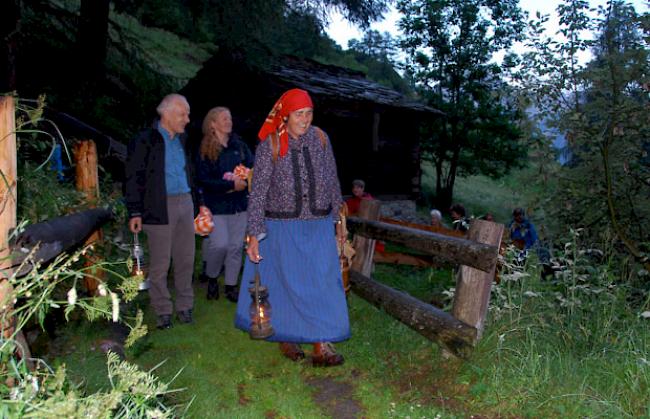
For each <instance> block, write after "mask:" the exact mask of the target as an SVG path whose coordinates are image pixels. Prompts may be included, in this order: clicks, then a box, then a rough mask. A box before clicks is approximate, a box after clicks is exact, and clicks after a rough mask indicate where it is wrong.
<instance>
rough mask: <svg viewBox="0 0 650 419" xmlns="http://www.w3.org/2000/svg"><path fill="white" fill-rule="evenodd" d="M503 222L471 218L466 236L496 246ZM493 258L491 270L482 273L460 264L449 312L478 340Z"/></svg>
mask: <svg viewBox="0 0 650 419" xmlns="http://www.w3.org/2000/svg"><path fill="white" fill-rule="evenodd" d="M503 230H504V226H503V224H497V223H493V222H491V221H483V220H473V221H472V224H471V226H470V228H469V233H468V237H469V239H470V240H476V241H477V242H480V243H486V244H489V245H492V246H493V247H494V248H496V249H498V248H499V246H500V244H501V238H502V236H503ZM496 258H497V255H494V257H493V259H492V269H491V270H490V271H489V272H482V271H479V270H477V269H474V268H472V267H469V266H461V267H460V269H459V271H458V276H457V277H456V293H455V295H454V306H453V309H452V314H453V315H454V317H455V318H457V319H458V320H461V321H463V322H465V323H467V324H469V325H471V326H474V327H475V328H476V330H477V335H476V339H480V338H481V336H482V334H483V329H484V326H485V318H486V316H487V311H488V304H489V302H490V292H491V290H492V280H493V279H494V272H495V269H496Z"/></svg>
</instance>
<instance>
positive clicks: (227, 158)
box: [196, 134, 253, 214]
mask: <svg viewBox="0 0 650 419" xmlns="http://www.w3.org/2000/svg"><path fill="white" fill-rule="evenodd" d="M240 164H243V165H244V166H246V167H248V168H252V167H253V153H251V151H250V149H249V148H248V146H247V145H246V144H245V143H244V142H243V141H242V140H241V139H239V137H238V136H237V135H235V134H231V136H230V139H229V140H228V147H225V148H223V149H222V150H221V153H220V154H219V157H218V158H217V160H216V161H211V160H209V159H207V158H205V159H203V158H201V156H200V155H199V156H198V157H197V161H196V183H197V186H198V187H199V188H200V189H201V190H202V192H203V202H204V203H205V205H206V206H207V207H208V208H210V211H212V213H213V214H236V213H238V212H243V211H246V207H247V206H248V189H244V190H243V191H233V189H234V188H235V182H233V181H232V180H224V179H223V175H224V173H226V172H232V171H234V170H235V167H237V166H238V165H240ZM229 191H232V192H229Z"/></svg>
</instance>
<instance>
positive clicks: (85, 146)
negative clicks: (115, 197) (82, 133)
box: [74, 140, 104, 295]
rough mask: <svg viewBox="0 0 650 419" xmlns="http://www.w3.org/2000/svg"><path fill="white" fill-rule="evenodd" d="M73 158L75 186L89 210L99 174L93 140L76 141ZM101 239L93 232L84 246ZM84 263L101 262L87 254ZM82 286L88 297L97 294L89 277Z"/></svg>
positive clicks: (96, 195)
mask: <svg viewBox="0 0 650 419" xmlns="http://www.w3.org/2000/svg"><path fill="white" fill-rule="evenodd" d="M74 157H75V162H76V169H75V186H76V188H77V190H78V191H80V192H83V193H84V194H85V195H86V202H87V203H88V206H89V207H90V208H94V207H95V206H96V204H97V201H98V200H99V173H98V170H97V146H96V145H95V142H94V141H93V140H83V141H77V142H76V143H75V145H74ZM101 239H102V230H101V229H97V230H95V231H94V232H93V233H92V234H91V235H90V237H88V239H86V243H85V244H84V245H85V246H87V245H90V244H93V243H95V242H98V241H100V240H101ZM85 259H86V260H85V261H84V266H85V267H86V268H88V267H90V266H93V265H95V264H97V263H99V262H101V258H99V257H98V256H97V255H96V254H95V253H92V252H91V253H88V254H87V255H86V258H85ZM103 273H104V271H97V272H95V273H94V275H95V276H100V277H101V276H102V275H103ZM83 283H84V286H85V288H86V291H87V292H88V294H89V295H95V294H96V293H97V287H98V286H99V283H98V282H97V279H96V278H94V277H93V276H91V275H84V279H83Z"/></svg>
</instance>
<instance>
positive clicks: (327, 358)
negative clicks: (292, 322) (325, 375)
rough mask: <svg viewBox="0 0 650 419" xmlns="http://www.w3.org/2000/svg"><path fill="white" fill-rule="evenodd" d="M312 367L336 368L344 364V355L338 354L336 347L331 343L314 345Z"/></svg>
mask: <svg viewBox="0 0 650 419" xmlns="http://www.w3.org/2000/svg"><path fill="white" fill-rule="evenodd" d="M311 362H312V365H313V366H315V367H334V366H337V365H341V364H343V362H345V359H344V358H343V355H341V354H339V353H336V350H335V349H334V345H332V344H331V343H330V342H319V343H314V353H313V354H312V356H311Z"/></svg>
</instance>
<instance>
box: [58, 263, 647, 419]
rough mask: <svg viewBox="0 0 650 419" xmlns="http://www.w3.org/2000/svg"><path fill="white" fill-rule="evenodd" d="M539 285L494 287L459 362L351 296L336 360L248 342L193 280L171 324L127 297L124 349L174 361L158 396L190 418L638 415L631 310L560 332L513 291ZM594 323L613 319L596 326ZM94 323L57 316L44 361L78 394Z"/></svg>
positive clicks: (640, 392)
mask: <svg viewBox="0 0 650 419" xmlns="http://www.w3.org/2000/svg"><path fill="white" fill-rule="evenodd" d="M374 276H375V277H376V278H377V279H378V280H380V281H382V282H384V283H387V284H389V285H391V286H393V287H395V288H399V289H402V290H404V291H407V292H409V293H411V294H412V295H414V296H416V297H418V298H421V299H423V300H425V301H430V300H431V299H436V300H438V301H441V300H444V297H443V296H442V294H441V291H442V290H444V289H446V288H448V287H450V286H452V285H453V279H452V274H451V272H450V271H447V270H432V269H416V268H409V267H395V266H388V265H379V266H378V267H377V269H376V271H375V273H374ZM549 286H550V285H549V284H540V283H539V282H535V281H531V282H530V283H527V284H525V285H524V284H520V285H508V284H507V285H506V286H503V287H502V289H501V291H502V293H507V294H512V299H509V301H510V302H512V303H515V302H518V304H519V306H518V307H519V308H518V309H517V310H515V311H509V312H502V315H501V317H500V318H499V319H498V320H497V321H494V319H492V320H493V321H491V322H490V324H488V326H487V329H486V334H485V336H484V338H483V340H482V341H481V342H480V344H479V346H478V347H477V349H476V352H475V354H474V355H473V357H472V359H470V360H468V361H459V360H455V359H444V358H443V357H442V356H441V352H440V351H439V349H438V347H437V346H436V345H435V344H433V343H431V342H429V341H427V340H426V339H424V338H422V337H421V336H420V335H418V334H417V333H415V332H413V331H412V330H410V329H409V328H407V327H406V326H404V325H402V324H401V323H399V322H397V321H396V320H394V319H393V318H392V317H390V316H388V315H387V314H385V313H384V312H382V311H380V310H378V309H376V308H375V307H373V306H371V305H370V304H368V303H367V302H365V301H364V300H362V299H360V298H359V297H357V296H355V295H354V294H351V295H350V297H349V310H350V318H351V324H352V338H351V339H350V340H349V341H347V342H344V343H340V344H338V345H337V348H338V349H339V350H340V352H341V353H343V354H344V355H345V357H346V363H345V365H344V366H342V367H335V368H329V369H322V368H313V367H312V366H311V365H310V364H309V362H308V361H303V362H300V363H293V362H291V361H289V360H287V359H285V358H283V357H281V355H280V353H279V351H278V349H277V345H276V344H272V343H267V342H260V341H253V340H251V339H250V338H249V337H248V335H247V334H245V333H243V332H240V331H239V330H237V329H235V328H234V327H233V325H232V323H233V316H234V311H235V304H233V303H230V302H228V301H227V300H224V299H223V297H222V298H221V299H220V300H218V301H216V302H214V301H206V300H205V289H204V288H203V287H202V286H200V285H197V286H196V288H195V290H196V307H195V324H193V325H180V324H175V326H174V328H173V329H171V330H166V331H159V330H156V329H155V328H154V325H155V319H154V316H153V314H152V313H151V312H150V311H149V310H148V308H146V306H147V305H148V304H147V300H148V298H147V297H146V295H143V296H141V297H140V298H139V300H138V302H139V304H141V305H142V306H143V307H145V308H146V310H147V315H146V321H147V323H148V325H149V328H150V333H149V335H148V336H146V337H145V338H143V339H142V340H140V341H139V343H137V344H136V346H135V347H134V348H131V349H130V350H128V351H127V359H129V360H130V361H132V362H134V363H136V364H138V365H140V366H141V367H142V368H143V369H150V368H152V367H154V366H155V365H157V364H159V363H160V362H161V361H165V363H164V364H163V365H162V366H160V367H159V368H158V369H157V370H156V374H157V375H158V376H159V377H160V378H161V379H162V380H163V381H165V382H167V381H170V380H172V379H173V378H174V377H175V376H176V375H177V373H179V371H180V373H179V374H178V376H177V377H176V378H175V380H174V381H173V383H172V384H171V386H170V387H171V388H178V389H181V390H182V391H179V392H177V393H173V394H172V395H171V396H170V400H168V402H170V403H172V404H176V405H177V406H178V409H179V413H181V414H182V413H185V415H186V416H187V417H196V418H207V417H214V418H323V417H333V418H355V417H356V418H362V417H364V418H407V417H408V418H468V417H481V418H496V417H531V418H537V417H575V418H579V417H640V416H644V415H646V417H650V415H649V414H650V403H649V402H648V400H647V399H648V396H647V394H648V384H649V383H650V368H649V366H648V365H647V364H643V362H642V361H640V360H642V359H647V353H648V349H649V345H650V335H649V334H648V332H647V331H644V330H639V324H640V323H638V320H636V321H635V320H634V319H629V318H628V319H624V321H621V322H620V324H619V323H618V322H617V321H614V319H613V318H611V316H610V314H611V313H610V314H607V313H601V314H603V315H604V317H603V316H601V315H597V316H591V317H590V318H589V317H586V320H585V319H583V320H582V321H581V320H576V322H577V326H576V327H577V329H576V330H583V333H584V336H580V335H579V334H573V332H571V329H563V328H562V327H561V326H557V325H554V324H553V322H554V320H553V319H554V317H557V314H558V313H556V312H555V311H554V310H550V309H549V307H548V306H547V302H544V301H543V300H540V301H539V302H536V301H534V300H532V299H531V300H530V301H528V300H525V299H524V298H523V297H521V295H522V294H521V293H522V292H524V291H525V290H529V289H537V290H540V289H543V288H544V287H546V288H549ZM515 291H517V292H515ZM515 300H516V301H515ZM614 311H615V310H613V309H612V313H614ZM608 316H610V317H608ZM598 319H604V321H609V322H610V324H609V325H604V324H602V323H601V320H598ZM607 319H610V320H607ZM641 321H642V320H641ZM584 322H586V323H584ZM582 323H583V324H582ZM622 325H624V326H622ZM605 327H608V328H612V327H614V328H615V329H616V330H615V331H612V332H611V333H610V332H607V333H604V332H600V333H598V331H599V330H601V331H602V330H604V328H605ZM589 328H593V330H591V331H590V330H587V329H589ZM646 329H647V327H646ZM107 330H108V327H102V326H101V325H99V324H90V325H88V324H86V323H84V324H78V325H70V327H69V328H68V329H67V330H66V331H65V332H64V333H63V337H62V338H61V339H63V340H64V341H65V346H66V347H67V348H68V351H67V353H66V354H65V355H62V356H61V357H59V358H58V359H57V360H56V361H55V362H54V363H55V364H56V363H61V362H65V363H66V365H67V368H68V371H69V374H70V377H71V379H72V380H73V381H74V382H76V383H79V384H80V385H81V386H82V388H85V389H87V390H88V391H95V390H97V389H101V388H106V386H107V381H106V365H105V357H104V355H103V354H102V353H101V352H100V351H99V350H98V349H97V347H98V346H99V345H98V342H99V341H101V339H104V338H106V336H107V335H108V332H107ZM608 330H609V329H608ZM571 334H573V335H571ZM91 348H95V349H94V350H91ZM306 349H309V348H306ZM644 353H645V354H646V358H644V355H643V354H644Z"/></svg>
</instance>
